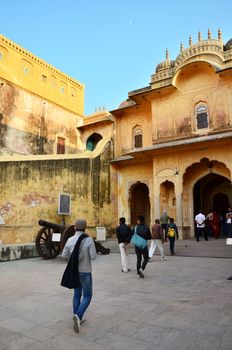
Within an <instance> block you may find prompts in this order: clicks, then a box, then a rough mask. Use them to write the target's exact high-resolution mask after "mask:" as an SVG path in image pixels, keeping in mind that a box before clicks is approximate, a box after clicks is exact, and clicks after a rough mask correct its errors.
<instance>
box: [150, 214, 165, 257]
mask: <svg viewBox="0 0 232 350" xmlns="http://www.w3.org/2000/svg"><path fill="white" fill-rule="evenodd" d="M151 238H152V239H151V245H150V249H149V260H151V258H152V256H153V255H154V253H155V250H156V247H158V249H159V252H160V255H161V260H162V261H164V260H166V258H165V257H164V249H163V243H164V234H163V228H162V226H161V225H160V221H159V219H156V220H155V224H154V225H153V226H152V229H151Z"/></svg>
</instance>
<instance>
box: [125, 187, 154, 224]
mask: <svg viewBox="0 0 232 350" xmlns="http://www.w3.org/2000/svg"><path fill="white" fill-rule="evenodd" d="M129 205H130V217H131V220H130V221H131V224H132V225H136V219H137V216H138V215H143V216H144V218H145V223H146V225H150V199H149V189H148V186H147V185H146V184H144V183H142V182H136V183H135V184H134V185H132V186H131V188H130V195H129Z"/></svg>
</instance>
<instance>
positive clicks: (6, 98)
mask: <svg viewBox="0 0 232 350" xmlns="http://www.w3.org/2000/svg"><path fill="white" fill-rule="evenodd" d="M83 112H84V85H83V84H82V83H80V82H78V81H76V80H74V79H72V78H71V77H69V76H67V75H66V74H64V73H63V72H61V71H59V70H58V69H56V68H55V67H53V66H51V65H49V64H48V63H46V62H44V61H43V60H41V59H40V58H38V57H36V56H35V55H33V54H32V53H30V52H28V51H27V50H25V49H24V48H22V47H21V46H19V45H17V44H16V43H14V42H13V41H11V40H9V39H7V38H5V37H4V36H0V193H1V196H0V244H1V243H3V244H12V243H17V244H24V243H28V242H34V241H35V237H36V234H37V232H38V230H39V229H40V227H39V226H38V220H39V219H45V220H47V221H52V222H55V223H61V221H62V219H63V217H62V215H60V214H59V213H58V209H59V208H58V205H59V196H60V194H68V195H70V198H71V206H70V207H71V213H70V215H67V216H66V217H65V219H66V225H67V226H69V225H71V224H73V222H74V220H75V219H76V218H77V217H85V218H86V219H87V222H88V229H89V232H90V233H92V234H95V228H96V226H99V225H104V226H106V228H107V230H108V231H109V230H110V228H111V224H112V221H113V218H114V216H115V215H114V214H112V213H111V210H110V206H111V205H112V203H113V202H115V199H114V198H113V197H112V194H111V191H110V182H111V178H114V175H113V174H111V173H110V170H109V160H110V159H112V158H113V141H112V134H113V120H112V116H111V115H110V113H109V112H107V111H105V110H102V111H98V112H97V113H95V114H93V115H90V116H88V117H85V116H84V115H83ZM114 207H115V208H116V206H115V205H114ZM0 251H1V250H0Z"/></svg>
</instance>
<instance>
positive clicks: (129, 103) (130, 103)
mask: <svg viewBox="0 0 232 350" xmlns="http://www.w3.org/2000/svg"><path fill="white" fill-rule="evenodd" d="M134 105H135V102H134V101H132V100H131V99H130V98H128V99H127V100H125V101H122V102H121V103H120V105H119V106H118V108H125V107H130V106H134Z"/></svg>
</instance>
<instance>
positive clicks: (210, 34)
mask: <svg viewBox="0 0 232 350" xmlns="http://www.w3.org/2000/svg"><path fill="white" fill-rule="evenodd" d="M208 39H209V40H211V39H212V33H211V30H210V29H208Z"/></svg>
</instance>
